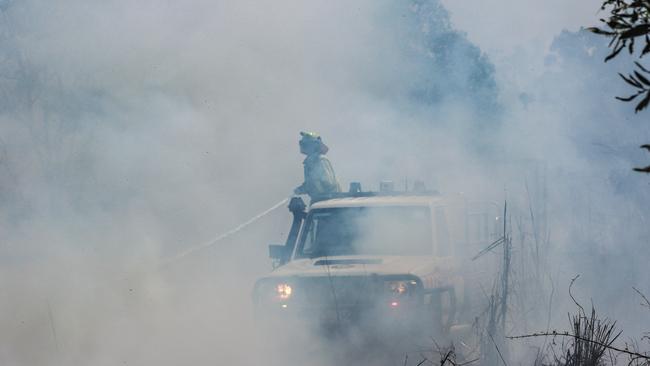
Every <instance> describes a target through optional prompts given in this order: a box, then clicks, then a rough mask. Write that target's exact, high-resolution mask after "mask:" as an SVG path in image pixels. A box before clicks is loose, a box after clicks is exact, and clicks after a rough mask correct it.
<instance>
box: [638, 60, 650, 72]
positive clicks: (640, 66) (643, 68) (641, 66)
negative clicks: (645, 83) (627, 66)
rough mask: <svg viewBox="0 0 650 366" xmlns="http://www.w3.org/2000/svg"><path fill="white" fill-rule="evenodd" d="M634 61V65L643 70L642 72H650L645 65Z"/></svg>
mask: <svg viewBox="0 0 650 366" xmlns="http://www.w3.org/2000/svg"><path fill="white" fill-rule="evenodd" d="M634 63H635V64H636V66H637V67H638V68H639V69H641V70H643V71H644V72H647V73H648V74H650V71H648V70H647V69H646V68H645V67H643V65H641V64H640V63H639V62H637V61H634Z"/></svg>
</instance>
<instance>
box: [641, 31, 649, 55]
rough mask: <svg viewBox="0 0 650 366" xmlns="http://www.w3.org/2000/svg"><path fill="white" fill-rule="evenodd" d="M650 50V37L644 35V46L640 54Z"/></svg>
mask: <svg viewBox="0 0 650 366" xmlns="http://www.w3.org/2000/svg"><path fill="white" fill-rule="evenodd" d="M648 52H650V38H649V37H648V35H647V34H646V35H645V47H643V50H642V51H641V56H640V57H643V56H644V55H645V54H646V53H648Z"/></svg>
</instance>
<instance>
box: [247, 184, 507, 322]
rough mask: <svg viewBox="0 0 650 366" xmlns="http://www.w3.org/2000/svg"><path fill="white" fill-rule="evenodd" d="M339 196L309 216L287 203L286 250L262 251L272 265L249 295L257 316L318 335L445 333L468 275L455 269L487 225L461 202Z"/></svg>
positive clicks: (460, 303)
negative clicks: (302, 323) (322, 331)
mask: <svg viewBox="0 0 650 366" xmlns="http://www.w3.org/2000/svg"><path fill="white" fill-rule="evenodd" d="M342 196H343V197H336V198H331V199H325V200H322V201H318V202H316V203H313V204H312V205H311V206H310V207H309V209H308V211H305V210H304V208H305V206H304V204H302V200H300V201H296V199H295V198H294V200H292V202H291V204H290V210H291V211H292V212H293V214H294V225H293V227H292V230H291V233H290V235H289V238H288V240H287V243H286V244H285V245H283V246H270V252H271V257H272V258H274V259H275V260H276V261H277V264H278V265H277V267H276V268H275V269H274V270H273V271H272V272H271V273H270V274H269V275H267V276H265V277H263V278H261V279H259V280H258V281H257V282H256V284H255V287H254V291H253V299H254V303H255V308H256V313H257V315H258V316H259V317H261V318H265V319H271V320H273V319H285V318H292V319H302V320H306V321H310V322H312V323H314V324H316V325H317V326H319V327H325V328H332V327H335V328H336V327H350V326H359V327H375V328H376V327H382V328H385V329H391V331H395V330H396V329H398V328H399V329H404V330H408V331H413V330H416V329H418V330H427V331H428V330H430V331H435V332H445V331H446V330H448V329H449V327H450V326H452V325H453V324H454V323H456V322H457V320H458V319H459V314H461V313H462V311H463V309H466V306H465V305H466V304H465V301H466V300H467V298H468V296H467V294H466V293H465V292H466V291H465V290H466V286H465V283H466V282H467V281H468V280H471V279H472V277H473V275H474V276H475V275H476V273H474V274H472V272H476V271H471V270H467V268H465V269H464V270H463V267H464V266H465V267H466V266H467V263H468V262H469V261H468V260H467V258H468V255H471V254H475V252H476V251H477V250H474V249H473V248H474V247H475V248H477V249H478V248H482V247H484V246H485V245H484V243H487V242H488V241H489V240H490V232H494V230H495V225H491V223H490V221H489V220H488V221H486V222H485V224H486V225H484V226H486V227H481V226H482V225H481V224H478V225H472V222H473V219H472V212H470V211H469V210H470V206H471V205H469V204H468V203H467V202H466V200H465V199H464V198H462V197H461V196H457V197H451V198H450V197H443V196H440V195H438V194H433V193H429V194H415V193H413V194H409V193H400V194H369V193H365V194H362V193H357V194H349V195H347V194H345V195H342ZM473 206H475V207H476V205H473ZM479 206H480V205H479ZM486 207H487V208H489V207H491V206H490V205H487V206H486ZM474 216H476V215H474ZM483 216H484V215H480V214H479V215H478V217H483ZM486 217H489V214H488V216H486ZM479 221H483V220H479ZM472 227H476V228H478V229H479V231H482V233H478V234H477V233H473V232H470V231H472V230H473V229H472ZM477 235H478V236H477ZM481 235H483V236H484V239H485V240H474V239H476V238H478V237H480V236H481Z"/></svg>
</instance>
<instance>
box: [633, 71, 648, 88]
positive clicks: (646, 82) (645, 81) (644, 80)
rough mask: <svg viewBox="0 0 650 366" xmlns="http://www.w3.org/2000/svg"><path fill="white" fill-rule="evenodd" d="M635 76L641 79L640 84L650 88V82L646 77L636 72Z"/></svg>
mask: <svg viewBox="0 0 650 366" xmlns="http://www.w3.org/2000/svg"><path fill="white" fill-rule="evenodd" d="M634 76H636V78H637V79H639V81H640V82H642V83H644V84H645V85H647V86H650V80H648V79H646V77H645V76H643V75H641V73H640V72H638V71H635V72H634Z"/></svg>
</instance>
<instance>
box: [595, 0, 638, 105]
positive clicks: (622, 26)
mask: <svg viewBox="0 0 650 366" xmlns="http://www.w3.org/2000/svg"><path fill="white" fill-rule="evenodd" d="M601 10H605V11H608V12H609V17H607V18H604V19H600V21H601V22H602V23H604V25H603V27H602V28H599V27H591V28H587V30H588V31H590V32H593V33H595V34H598V35H601V36H604V37H608V38H611V41H610V42H609V47H610V48H611V50H612V51H611V53H610V54H609V55H607V57H605V62H607V61H609V60H611V59H613V58H615V57H616V56H618V55H619V54H620V53H621V52H622V51H623V50H626V49H627V51H628V53H629V54H630V55H636V54H637V53H638V57H639V58H643V56H645V55H647V54H648V53H650V36H649V35H650V0H632V1H630V0H605V1H604V2H603V5H602V6H601ZM642 43H644V45H643V48H642V49H641V50H638V48H635V45H637V44H642ZM635 64H636V66H637V68H638V69H637V70H634V71H633V72H632V73H630V74H628V75H627V76H625V75H623V74H619V75H620V76H621V78H622V79H623V80H624V81H625V82H626V83H628V84H630V85H631V86H633V87H634V88H636V89H637V91H636V93H634V94H632V95H630V96H627V97H616V99H618V100H621V101H624V102H631V101H633V100H638V104H637V105H636V108H635V110H634V111H635V112H639V111H642V110H643V109H645V108H647V107H648V104H650V80H648V79H649V78H650V75H649V76H648V77H646V76H644V74H650V71H648V70H647V69H646V68H644V67H643V65H641V63H639V62H635ZM640 96H642V98H640V99H637V97H640Z"/></svg>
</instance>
